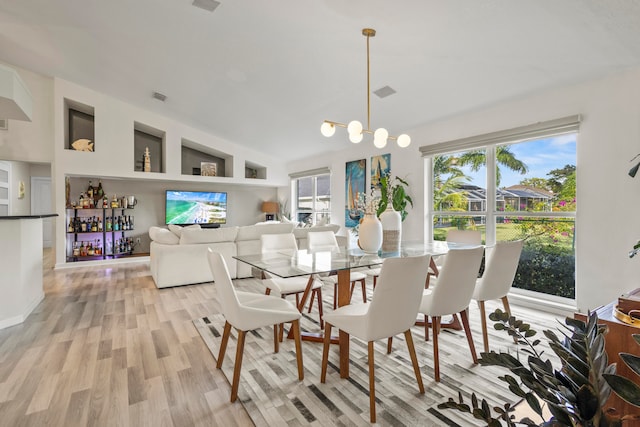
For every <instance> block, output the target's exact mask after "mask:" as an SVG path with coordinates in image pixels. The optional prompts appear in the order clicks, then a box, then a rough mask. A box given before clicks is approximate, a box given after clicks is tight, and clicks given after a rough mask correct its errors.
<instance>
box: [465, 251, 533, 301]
mask: <svg viewBox="0 0 640 427" xmlns="http://www.w3.org/2000/svg"><path fill="white" fill-rule="evenodd" d="M523 243H524V242H523V241H522V240H516V241H512V242H498V243H496V244H495V246H492V247H489V248H487V250H486V254H485V268H484V273H483V275H482V277H481V278H480V279H478V280H477V281H476V289H475V292H474V294H473V299H475V300H478V301H489V300H493V299H498V298H502V297H503V296H505V295H507V294H508V293H509V289H511V285H512V284H513V279H514V278H515V276H516V270H517V269H518V263H519V262H520V253H521V252H522V246H523Z"/></svg>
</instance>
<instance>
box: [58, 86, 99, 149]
mask: <svg viewBox="0 0 640 427" xmlns="http://www.w3.org/2000/svg"><path fill="white" fill-rule="evenodd" d="M94 114H95V113H94V108H93V107H92V106H90V105H86V104H82V103H80V102H77V101H73V100H71V99H66V98H65V100H64V115H65V120H64V122H65V138H64V140H65V147H64V148H65V149H67V150H74V151H87V152H93V151H96V142H95V119H94V117H95V116H94Z"/></svg>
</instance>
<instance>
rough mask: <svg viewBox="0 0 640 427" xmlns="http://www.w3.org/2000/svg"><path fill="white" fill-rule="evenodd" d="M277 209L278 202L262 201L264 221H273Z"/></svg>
mask: <svg viewBox="0 0 640 427" xmlns="http://www.w3.org/2000/svg"><path fill="white" fill-rule="evenodd" d="M278 210H279V206H278V202H262V212H264V213H265V214H266V216H265V217H266V221H273V220H274V218H275V214H276V212H278Z"/></svg>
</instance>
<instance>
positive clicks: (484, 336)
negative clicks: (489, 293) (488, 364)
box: [478, 301, 489, 353]
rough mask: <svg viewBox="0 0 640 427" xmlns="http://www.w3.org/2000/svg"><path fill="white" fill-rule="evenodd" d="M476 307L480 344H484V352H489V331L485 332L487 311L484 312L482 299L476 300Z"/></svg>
mask: <svg viewBox="0 0 640 427" xmlns="http://www.w3.org/2000/svg"><path fill="white" fill-rule="evenodd" d="M478 308H479V309H480V324H481V325H482V344H483V345H484V352H485V353H488V352H489V333H488V332H487V317H486V316H487V313H486V312H485V307H484V301H478Z"/></svg>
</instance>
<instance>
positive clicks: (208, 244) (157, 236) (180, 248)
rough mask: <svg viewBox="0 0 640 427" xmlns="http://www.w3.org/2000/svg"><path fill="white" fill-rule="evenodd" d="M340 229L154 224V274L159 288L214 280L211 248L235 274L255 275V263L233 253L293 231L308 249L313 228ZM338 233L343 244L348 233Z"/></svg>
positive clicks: (255, 250)
mask: <svg viewBox="0 0 640 427" xmlns="http://www.w3.org/2000/svg"><path fill="white" fill-rule="evenodd" d="M339 229H340V226H339V225H335V224H330V225H325V226H318V227H311V228H294V225H293V224H260V225H249V226H243V227H224V228H213V229H200V228H199V227H198V226H195V227H193V226H189V227H184V228H182V227H179V226H169V228H165V227H151V228H149V237H150V238H151V248H150V267H151V277H152V278H153V281H154V282H155V284H156V286H157V287H158V288H166V287H170V286H180V285H189V284H194V283H203V282H211V281H212V280H213V276H212V275H211V271H210V270H209V264H208V263H207V248H211V249H212V250H214V251H216V252H220V253H221V254H222V256H223V258H224V259H225V261H226V263H227V266H228V268H229V273H230V274H231V277H232V278H234V279H236V278H246V277H251V276H252V270H251V267H250V266H249V265H248V264H245V263H242V262H237V261H236V260H235V258H233V256H234V255H249V254H256V253H259V252H260V236H261V235H263V234H280V233H293V234H294V235H295V236H296V239H297V241H298V247H300V248H301V249H304V248H306V247H307V233H309V232H310V231H325V230H330V231H333V232H334V233H337V232H338V230H339ZM336 237H337V238H338V242H339V243H340V244H341V245H345V244H346V241H347V239H346V237H344V236H336Z"/></svg>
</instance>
